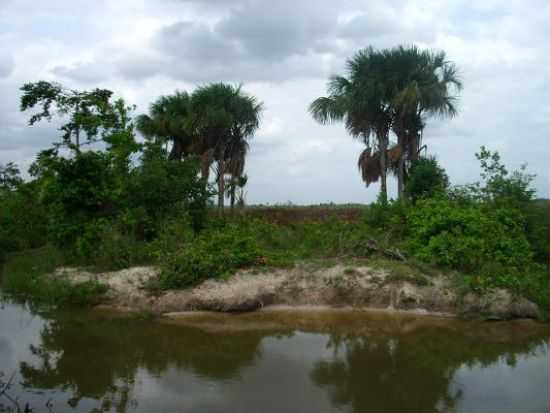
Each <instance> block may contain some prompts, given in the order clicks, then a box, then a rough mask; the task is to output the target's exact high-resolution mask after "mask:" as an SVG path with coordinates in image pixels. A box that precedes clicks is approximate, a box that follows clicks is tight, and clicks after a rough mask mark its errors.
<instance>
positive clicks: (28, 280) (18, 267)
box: [1, 246, 107, 306]
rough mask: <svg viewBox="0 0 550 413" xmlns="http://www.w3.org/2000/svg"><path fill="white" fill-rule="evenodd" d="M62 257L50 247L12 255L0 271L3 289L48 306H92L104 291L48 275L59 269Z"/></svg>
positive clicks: (104, 289)
mask: <svg viewBox="0 0 550 413" xmlns="http://www.w3.org/2000/svg"><path fill="white" fill-rule="evenodd" d="M63 262H64V258H63V254H62V253H61V252H60V251H59V250H57V249H55V248H53V247H50V246H47V247H44V248H41V249H37V250H30V251H27V252H25V253H20V254H14V255H12V256H11V257H9V259H8V260H7V262H6V263H5V265H4V266H3V268H2V279H1V280H2V289H3V290H4V291H5V292H7V293H9V294H13V295H15V296H17V297H20V298H23V299H32V300H33V301H34V302H38V303H44V304H51V305H78V306H82V305H91V304H95V303H97V302H98V300H99V298H100V297H101V295H103V294H104V293H105V292H106V291H107V287H106V286H104V285H102V284H99V283H97V282H93V281H87V282H82V283H77V284H73V283H71V282H69V281H68V280H66V279H64V278H62V277H50V276H48V274H51V273H53V271H54V270H55V269H56V268H57V267H59V266H60V265H62V263H63Z"/></svg>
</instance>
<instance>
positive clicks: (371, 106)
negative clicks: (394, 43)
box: [309, 47, 392, 200]
mask: <svg viewBox="0 0 550 413" xmlns="http://www.w3.org/2000/svg"><path fill="white" fill-rule="evenodd" d="M382 57H383V56H382V54H381V53H380V52H378V51H376V50H374V49H373V48H372V47H369V48H366V49H364V50H361V51H359V52H358V53H357V54H356V55H355V56H354V57H353V58H351V59H349V60H348V61H347V75H346V76H333V77H332V78H331V79H330V81H329V83H328V87H327V92H328V96H326V97H320V98H317V99H315V100H314V101H313V102H312V103H311V105H310V108H309V110H310V113H311V114H312V116H313V118H314V119H315V120H317V121H318V122H320V123H322V124H327V123H332V122H344V124H345V127H346V129H347V131H348V133H350V135H351V136H352V137H354V138H356V139H359V140H361V141H362V142H363V143H364V144H365V145H366V149H365V150H364V151H363V153H362V154H361V156H360V157H359V162H358V164H359V168H360V170H361V172H362V177H363V180H364V181H365V183H366V184H367V185H369V184H370V183H372V182H375V181H377V180H378V179H380V182H381V185H380V193H381V197H382V199H383V200H386V199H387V182H386V181H387V170H388V155H387V150H388V146H389V132H390V128H391V122H392V113H391V107H390V106H389V104H388V101H389V90H387V89H386V87H385V83H384V80H385V73H384V69H385V68H384V61H383V59H382ZM373 163H375V165H374V167H372V166H373Z"/></svg>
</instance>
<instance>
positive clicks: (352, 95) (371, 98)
mask: <svg viewBox="0 0 550 413" xmlns="http://www.w3.org/2000/svg"><path fill="white" fill-rule="evenodd" d="M347 72H348V73H347V76H333V77H332V78H331V80H330V81H329V84H328V95H329V96H328V97H321V98H318V99H316V100H315V101H314V102H313V103H312V104H311V105H310V112H311V113H312V115H313V117H314V118H315V119H316V120H317V121H319V122H321V123H323V124H324V123H330V122H334V121H343V122H344V123H345V125H346V129H347V130H348V132H349V133H350V134H351V135H352V136H353V137H355V138H358V139H360V140H361V141H363V142H364V143H365V145H366V148H365V150H364V151H363V152H362V153H361V155H360V156H359V160H358V166H359V170H360V171H361V176H362V178H363V181H364V182H365V183H366V184H367V185H369V184H370V183H373V182H376V181H378V180H379V179H380V181H381V196H382V198H383V199H387V184H386V179H387V178H386V176H387V171H388V169H391V170H392V171H394V173H395V174H396V175H397V178H398V193H399V195H400V196H402V195H403V191H404V182H405V162H406V161H407V160H409V161H413V160H415V159H417V158H418V153H419V149H420V144H421V136H422V130H423V129H424V125H425V119H424V117H425V116H426V115H434V114H437V115H442V116H454V115H455V114H456V108H455V106H454V102H455V100H456V97H455V96H454V95H453V94H452V91H453V90H460V89H461V87H462V84H461V83H460V80H459V79H458V75H457V70H456V67H455V66H454V65H453V64H451V63H449V62H447V61H446V58H445V53H444V52H437V53H436V52H432V51H420V50H419V49H418V48H416V47H414V46H413V47H410V48H405V47H403V46H399V47H396V48H394V49H385V50H381V51H377V50H375V49H373V48H372V47H368V48H366V49H364V50H361V51H359V52H358V53H357V54H356V55H355V56H354V57H352V58H351V59H349V60H348V62H347ZM390 131H393V132H394V134H395V135H396V136H397V145H394V146H391V145H390V139H389V133H390ZM371 137H374V141H372V140H371Z"/></svg>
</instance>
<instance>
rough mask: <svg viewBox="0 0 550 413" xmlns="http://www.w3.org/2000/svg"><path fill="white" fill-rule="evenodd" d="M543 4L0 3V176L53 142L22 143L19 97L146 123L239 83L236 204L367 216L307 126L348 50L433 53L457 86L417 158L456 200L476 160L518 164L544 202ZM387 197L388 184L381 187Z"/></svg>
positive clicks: (338, 137)
mask: <svg viewBox="0 0 550 413" xmlns="http://www.w3.org/2000/svg"><path fill="white" fill-rule="evenodd" d="M549 22H550V2H549V1H548V0H506V1H502V0H483V1H471V0H445V1H441V0H340V1H328V0H298V1H296V0H292V1H291V0H116V1H112V0H94V1H89V0H86V1H84V0H49V1H40V2H38V1H36V0H0V96H1V98H0V163H4V164H5V163H7V162H10V161H13V162H15V163H17V164H18V165H19V167H20V168H21V169H22V170H26V169H27V168H28V166H29V165H30V164H31V163H32V161H33V159H34V156H35V155H36V153H37V152H38V151H39V150H41V149H45V148H47V147H49V146H50V145H51V143H52V142H54V141H57V140H58V138H59V133H58V131H57V130H56V128H57V126H58V125H55V124H48V123H43V124H39V125H35V126H34V127H29V126H28V125H27V121H28V117H29V114H25V113H20V112H19V99H20V96H21V94H20V91H19V88H20V87H21V86H22V84H24V83H25V82H32V81H38V80H48V81H55V82H59V83H61V84H63V85H64V86H67V87H70V88H74V89H92V88H96V87H101V88H108V89H110V90H113V91H114V93H115V94H116V95H117V96H120V97H123V98H124V99H126V100H127V101H128V103H132V104H135V105H137V109H136V114H139V113H145V112H147V110H148V107H149V104H150V103H151V102H152V101H154V100H155V99H156V98H157V97H158V96H160V95H163V94H170V93H173V92H174V91H176V90H187V91H192V90H193V89H194V88H195V87H196V86H197V85H203V84H205V83H208V82H218V81H225V82H233V83H242V84H243V88H244V90H245V91H246V92H248V93H250V94H253V95H255V96H257V97H258V99H260V100H261V101H262V102H263V103H264V108H265V109H264V112H263V115H262V123H261V128H260V130H259V131H258V133H257V134H256V135H255V136H254V137H253V139H252V141H251V150H250V154H249V156H248V159H247V168H246V169H247V173H248V176H249V184H248V189H247V201H248V203H263V204H283V203H289V202H291V203H293V204H317V203H326V202H334V203H348V202H353V203H366V202H372V201H373V200H375V199H376V195H377V192H378V186H377V185H372V186H370V187H369V188H366V187H365V185H364V184H363V182H362V181H361V179H360V175H359V173H358V170H357V158H358V156H359V154H360V152H361V150H362V147H361V144H360V143H359V142H356V141H354V140H353V139H352V138H351V137H350V136H349V135H347V134H346V131H345V129H344V127H343V126H342V125H341V124H335V125H329V126H323V125H319V124H317V123H316V122H315V121H314V120H313V119H312V118H311V116H310V114H309V113H308V106H309V104H310V103H311V101H312V100H314V99H315V98H317V97H319V96H323V95H325V92H326V82H327V79H328V77H329V76H330V75H332V74H343V73H344V70H345V62H346V59H347V58H349V57H351V56H353V54H354V53H356V52H357V51H358V50H360V49H362V48H364V47H367V46H374V47H375V48H386V47H393V46H396V45H400V44H403V45H412V44H414V45H417V46H419V47H422V48H431V49H436V50H444V51H445V52H446V53H447V57H448V59H449V60H450V61H452V62H454V63H455V64H456V65H457V66H458V68H459V72H460V76H461V78H462V81H463V83H464V90H463V91H462V92H461V94H460V98H459V104H458V108H459V115H458V116H457V117H455V118H454V119H428V121H427V127H426V130H425V132H424V139H425V140H424V143H425V144H426V145H427V146H428V152H429V153H430V154H433V155H435V156H437V158H438V159H439V161H440V162H441V164H442V165H443V166H444V167H445V168H446V169H447V172H448V174H449V176H450V179H451V182H452V183H453V184H456V185H460V184H465V183H469V182H473V181H476V180H479V172H480V171H479V166H478V162H477V161H476V159H475V156H474V154H475V152H476V151H478V150H479V148H480V146H481V145H485V146H487V147H488V148H489V149H491V150H498V151H499V152H500V154H501V155H502V158H503V161H504V162H505V163H506V165H507V166H509V168H510V169H515V168H519V167H520V166H521V165H522V164H523V163H527V164H528V171H529V172H530V173H533V174H536V175H537V177H536V179H535V181H534V185H535V187H536V189H537V191H538V196H540V197H547V198H550V69H549V68H550V42H549V41H548V39H549V38H550V24H548V23H549ZM389 185H390V187H391V193H392V194H395V192H396V191H395V187H396V184H395V181H394V180H392V181H391V182H390V183H389Z"/></svg>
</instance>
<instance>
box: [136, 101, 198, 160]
mask: <svg viewBox="0 0 550 413" xmlns="http://www.w3.org/2000/svg"><path fill="white" fill-rule="evenodd" d="M191 111H192V106H191V96H190V95H189V94H188V93H187V92H176V93H175V94H173V95H169V96H161V97H160V98H158V99H157V100H156V101H155V102H154V103H153V104H151V107H150V109H149V114H148V115H140V116H138V118H137V127H138V130H139V131H140V132H141V133H142V134H143V135H144V136H145V137H147V138H149V139H158V140H159V141H161V142H170V143H171V144H172V148H171V150H170V153H169V155H168V159H170V160H181V159H182V157H185V156H187V155H189V154H190V153H191V152H192V151H193V148H192V145H193V142H194V139H193V135H192V133H191V131H190V128H189V118H190V114H191Z"/></svg>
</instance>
